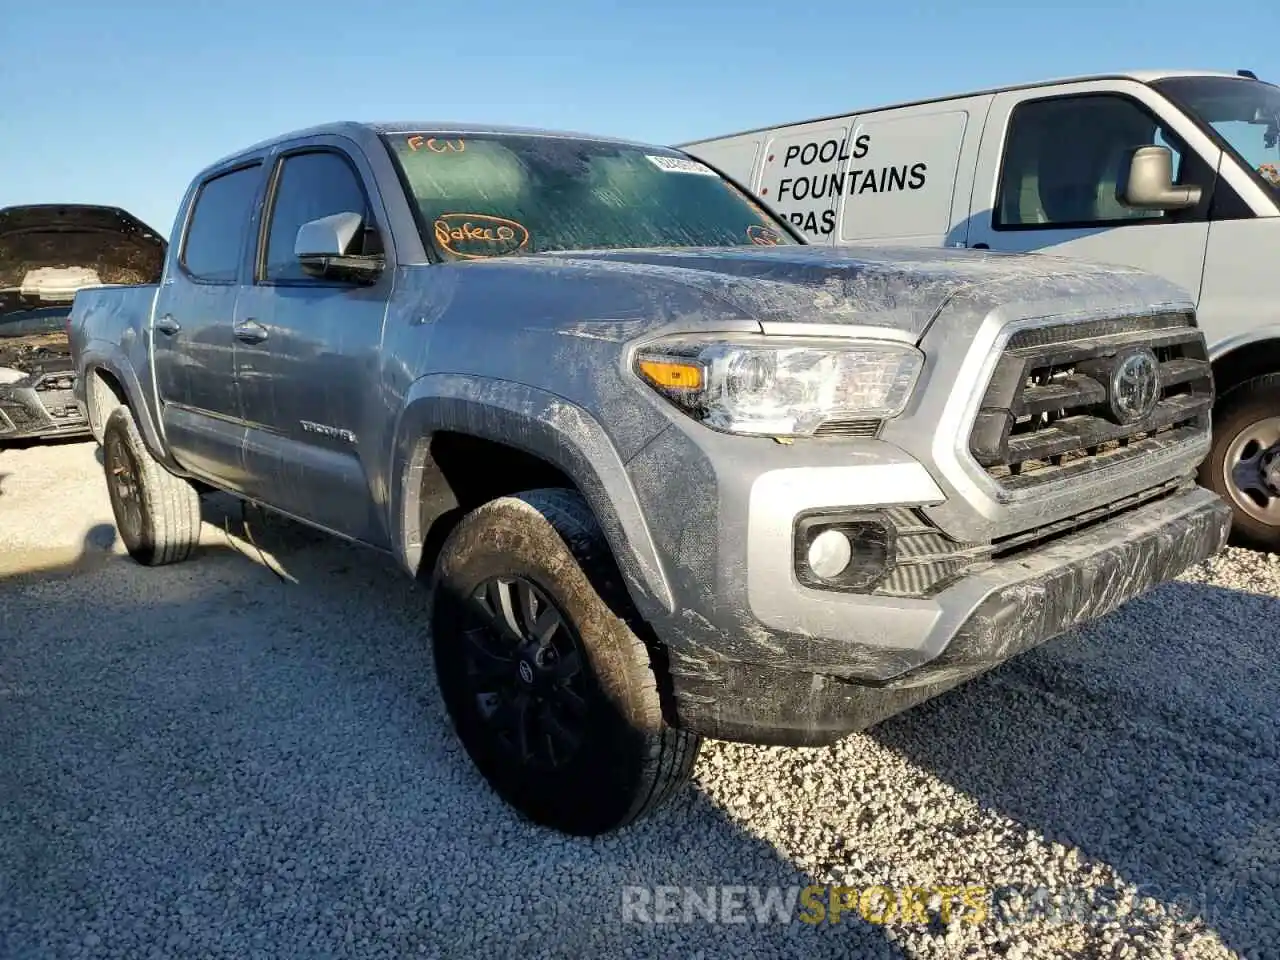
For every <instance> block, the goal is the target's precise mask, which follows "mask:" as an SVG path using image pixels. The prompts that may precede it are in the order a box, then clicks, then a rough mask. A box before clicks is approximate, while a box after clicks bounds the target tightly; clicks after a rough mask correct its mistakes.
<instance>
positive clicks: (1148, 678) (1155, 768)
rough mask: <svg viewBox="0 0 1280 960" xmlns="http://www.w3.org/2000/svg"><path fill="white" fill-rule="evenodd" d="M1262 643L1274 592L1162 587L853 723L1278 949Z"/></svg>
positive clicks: (1232, 937)
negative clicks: (958, 681) (894, 709)
mask: <svg viewBox="0 0 1280 960" xmlns="http://www.w3.org/2000/svg"><path fill="white" fill-rule="evenodd" d="M1277 649H1280V601H1278V600H1277V599H1275V598H1273V597H1270V596H1261V595H1257V594H1252V593H1247V592H1243V591H1239V590H1231V589H1227V588H1223V587H1218V586H1212V585H1207V584H1202V583H1190V582H1180V581H1179V582H1173V583H1170V584H1166V585H1164V586H1162V587H1160V588H1158V589H1157V590H1155V591H1153V592H1152V593H1150V594H1148V595H1146V596H1144V597H1142V598H1139V599H1137V600H1135V601H1132V602H1131V603H1129V604H1128V605H1126V606H1125V607H1122V608H1121V609H1120V610H1119V611H1117V612H1115V613H1113V614H1111V615H1110V616H1108V617H1106V618H1105V619H1104V620H1103V621H1101V622H1098V623H1096V624H1093V625H1090V626H1088V627H1086V628H1083V629H1080V630H1077V631H1074V632H1073V633H1071V634H1068V635H1067V636H1064V637H1062V638H1059V639H1058V640H1056V641H1053V642H1051V643H1050V644H1049V645H1047V646H1045V647H1042V648H1039V649H1038V650H1035V651H1032V652H1030V653H1028V654H1025V655H1024V656H1022V657H1020V658H1017V659H1015V660H1013V661H1010V662H1009V663H1006V664H1005V665H1003V666H1002V667H1000V668H997V669H996V670H994V671H992V672H991V673H990V674H988V675H986V676H985V677H980V678H978V679H975V680H974V681H972V682H970V683H969V684H967V685H965V686H963V687H960V688H957V689H956V690H954V691H951V692H949V693H947V694H945V695H943V696H941V697H939V698H937V699H935V700H933V701H931V702H928V703H926V704H924V705H922V706H920V707H918V708H916V709H915V710H913V711H911V712H909V713H906V714H902V715H900V716H898V717H895V718H893V719H891V720H889V721H886V722H885V723H883V724H881V725H880V726H879V727H877V728H875V729H873V730H872V731H871V732H870V733H869V736H871V737H873V738H874V739H875V740H876V741H877V742H878V743H880V744H882V745H884V746H886V747H888V748H890V749H892V750H894V751H896V752H898V753H899V754H900V755H902V756H904V757H906V758H908V759H909V760H910V761H911V762H913V763H915V764H917V765H919V766H920V767H921V768H923V769H925V770H928V771H930V772H931V773H933V774H934V775H936V776H938V777H939V778H941V779H943V780H945V781H947V782H948V783H950V784H951V785H953V786H954V787H955V788H956V789H958V790H960V791H962V792H963V793H965V794H967V795H969V796H970V797H972V798H974V799H975V800H976V801H977V802H978V803H979V804H980V805H981V806H982V807H984V808H987V809H988V810H990V811H992V812H994V813H996V814H998V815H1003V816H1005V817H1008V818H1010V819H1012V820H1015V821H1018V822H1020V823H1021V824H1023V825H1025V826H1026V827H1028V828H1030V829H1032V830H1034V831H1037V832H1039V833H1041V834H1043V835H1044V836H1045V837H1046V838H1047V839H1048V840H1050V841H1055V842H1057V843H1061V844H1063V845H1064V846H1066V847H1067V848H1072V847H1075V848H1079V850H1080V852H1081V854H1082V855H1083V856H1084V857H1086V858H1089V859H1090V860H1092V861H1093V862H1096V863H1102V864H1108V865H1110V866H1111V867H1113V868H1114V869H1115V870H1117V871H1118V872H1119V873H1120V874H1121V876H1122V878H1123V880H1124V881H1126V882H1128V883H1131V884H1135V885H1137V886H1139V888H1140V889H1141V890H1142V892H1143V893H1144V894H1146V895H1148V896H1150V897H1153V898H1154V899H1155V900H1157V901H1159V902H1160V903H1162V904H1164V905H1165V906H1166V908H1168V909H1169V910H1170V911H1171V912H1176V913H1177V914H1178V915H1181V916H1183V917H1192V916H1198V917H1200V918H1201V919H1203V921H1204V923H1205V925H1206V926H1207V927H1208V928H1210V929H1212V930H1214V931H1216V932H1217V934H1218V935H1219V937H1220V938H1221V939H1222V941H1223V942H1224V943H1225V944H1226V945H1227V946H1228V947H1230V948H1232V949H1234V950H1237V951H1244V952H1246V953H1247V955H1248V956H1259V957H1262V956H1278V955H1280V954H1277V953H1275V952H1273V951H1275V950H1276V940H1275V937H1276V909H1277V908H1276V896H1277V894H1280V889H1277V887H1278V886H1280V879H1278V878H1280V806H1278V801H1280V749H1278V743H1280V666H1278V661H1277V658H1276V651H1277ZM988 882H989V883H990V884H991V885H992V886H998V885H999V884H1000V883H1001V878H994V877H993V878H990V879H989V881H988Z"/></svg>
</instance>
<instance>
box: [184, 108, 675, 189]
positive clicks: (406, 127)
mask: <svg viewBox="0 0 1280 960" xmlns="http://www.w3.org/2000/svg"><path fill="white" fill-rule="evenodd" d="M393 133H442V134H451V133H460V134H484V133H488V134H507V135H510V136H524V137H555V138H562V139H568V140H593V141H596V142H598V143H616V144H619V145H623V146H630V147H647V148H650V149H657V150H670V149H672V148H671V147H669V146H666V145H663V144H653V143H645V142H643V141H637V140H627V139H623V138H621V137H609V136H602V135H600V134H593V133H578V132H575V131H571V130H554V129H546V128H542V127H521V126H512V125H506V124H486V123H459V122H457V121H453V120H443V121H442V120H407V121H385V120H383V121H369V120H337V121H333V122H331V123H322V124H317V125H315V126H311V127H303V128H300V129H297V130H290V131H288V132H285V133H280V134H277V135H276V136H273V137H269V138H268V139H266V140H261V141H259V142H258V143H254V144H250V145H249V146H246V147H241V148H240V149H239V150H236V151H235V152H233V153H229V154H227V155H226V156H224V157H222V158H221V159H219V160H217V161H215V162H214V163H211V164H209V165H208V166H207V167H206V168H205V169H204V170H203V171H201V174H200V175H201V176H204V175H205V174H206V173H208V172H209V171H212V170H216V169H217V168H219V167H222V166H225V165H227V164H229V163H234V162H235V161H237V160H240V159H243V158H247V157H250V156H252V155H254V154H258V153H264V152H266V151H268V150H270V149H271V148H273V147H275V146H277V145H279V144H282V143H287V142H289V141H292V140H298V139H301V138H303V137H317V136H325V135H329V136H340V137H348V138H350V139H352V140H355V141H356V142H357V143H363V142H365V141H367V140H370V139H372V138H373V137H377V136H382V135H384V134H393Z"/></svg>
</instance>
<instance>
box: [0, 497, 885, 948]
mask: <svg viewBox="0 0 1280 960" xmlns="http://www.w3.org/2000/svg"><path fill="white" fill-rule="evenodd" d="M239 517H240V511H239V508H238V505H235V504H234V503H232V504H228V503H227V502H226V501H221V502H220V501H219V498H217V497H210V498H208V502H206V505H205V519H206V521H207V526H206V528H205V537H204V541H203V544H202V546H201V548H200V549H199V551H198V555H197V556H194V557H193V558H192V559H191V560H190V561H188V562H187V563H183V564H177V565H174V566H169V567H161V568H142V567H139V566H138V565H136V564H134V563H133V562H132V561H131V560H129V559H128V558H127V557H125V556H123V555H122V554H121V553H120V552H119V549H118V548H113V546H112V544H111V543H110V542H108V541H107V540H106V538H105V537H104V536H102V534H101V531H96V532H94V533H93V534H92V535H91V536H90V537H89V538H87V540H86V543H85V545H84V548H83V550H82V554H81V556H80V557H79V558H77V559H76V560H73V561H69V562H67V563H65V564H63V565H62V567H61V568H60V569H41V570H39V571H38V572H37V571H30V572H28V573H25V574H20V575H9V576H5V577H3V578H0V694H2V696H0V743H3V744H5V745H6V746H5V749H4V754H5V761H4V763H3V764H0V863H3V864H6V868H5V869H4V870H3V871H0V955H5V956H66V955H71V956H75V955H81V954H83V955H87V956H102V955H112V956H115V955H133V952H138V953H139V955H142V954H146V953H147V951H148V950H151V949H152V948H159V949H160V950H161V952H163V953H164V954H166V955H170V956H196V955H211V956H228V957H229V956H236V957H240V956H247V955H254V956H259V955H260V956H281V957H283V956H308V957H332V956H348V955H350V956H360V957H377V956H403V955H410V954H412V955H418V954H419V953H420V952H422V953H424V954H426V955H434V956H469V955H477V954H483V955H493V956H504V955H519V954H524V953H525V952H527V953H528V955H547V956H564V957H579V956H592V955H598V956H622V955H624V953H626V952H628V951H634V955H636V956H674V955H679V956H695V955H698V951H703V953H702V955H703V956H706V957H713V956H724V955H730V954H731V955H734V956H742V955H747V954H750V953H752V951H753V950H754V952H755V955H760V956H764V955H778V956H798V955H805V956H859V957H879V956H885V957H899V956H903V953H902V952H901V950H899V949H898V948H897V947H895V946H894V945H893V944H892V943H890V942H889V941H888V940H887V939H886V936H885V933H884V931H883V930H881V929H880V928H877V927H874V926H872V925H870V924H868V923H866V922H864V921H862V920H860V919H858V918H857V917H856V915H852V914H846V916H845V917H844V918H843V921H842V922H841V923H839V924H837V925H831V924H823V925H821V926H811V925H808V924H805V923H802V922H800V921H799V920H798V919H797V918H798V915H799V908H795V909H792V910H791V911H790V912H789V913H788V914H787V920H786V922H770V921H768V920H766V921H765V922H759V921H758V920H757V919H756V918H755V916H754V915H753V914H754V910H753V906H752V903H751V900H750V897H749V895H748V896H747V897H745V898H744V899H745V901H746V909H745V913H746V914H747V916H748V922H747V923H746V924H742V925H722V924H712V923H708V922H707V921H706V920H705V919H703V918H702V917H701V916H700V915H698V914H697V913H693V914H691V915H687V916H686V915H685V914H683V912H682V910H681V908H680V906H679V901H676V903H677V906H676V910H675V919H676V922H674V923H662V924H659V923H651V922H643V921H644V920H645V915H644V913H643V911H642V913H641V915H640V916H639V919H640V920H641V921H642V922H638V923H624V922H623V912H622V905H623V897H624V889H625V888H626V887H628V886H631V885H638V886H643V887H644V888H646V891H647V894H648V899H647V902H648V903H649V904H652V903H653V898H654V897H656V896H658V894H657V893H656V892H655V891H654V888H655V887H656V886H658V885H672V886H676V887H690V888H695V889H696V890H698V891H700V892H705V890H706V888H707V887H708V886H709V885H719V884H750V885H754V886H757V887H759V888H763V887H767V886H770V885H777V886H779V887H781V888H783V891H782V892H784V893H785V892H786V888H802V887H804V886H806V885H808V884H810V883H812V882H813V881H812V880H811V879H810V878H809V876H808V875H807V874H806V873H805V872H804V871H803V870H800V869H798V868H797V867H796V866H795V865H793V864H791V863H789V862H788V861H787V860H786V859H785V858H784V857H782V856H780V855H779V853H778V852H777V851H776V850H775V849H774V848H773V847H772V846H771V845H770V844H768V843H766V842H764V841H762V840H760V839H757V838H755V837H752V836H750V835H749V834H747V833H746V832H744V830H743V829H742V827H741V826H740V825H739V824H737V823H735V822H733V820H732V819H731V818H730V817H729V816H728V815H727V814H726V813H724V812H723V811H721V810H720V809H718V808H717V807H716V805H714V804H713V803H711V802H710V801H709V800H708V799H707V798H706V796H704V795H703V794H701V793H700V792H699V791H698V790H697V789H690V790H688V791H686V792H685V793H684V794H683V795H682V796H680V797H679V798H677V799H676V800H675V801H674V802H673V803H672V804H670V805H669V806H668V807H666V808H664V809H663V810H661V811H659V812H658V813H657V814H656V815H654V816H653V817H651V818H650V819H648V820H646V821H644V822H643V823H642V824H640V825H637V826H635V827H633V828H631V829H628V830H624V831H621V832H619V833H618V834H615V835H613V836H610V837H606V838H602V839H597V840H594V841H587V840H577V839H570V838H565V837H562V836H559V835H557V834H554V833H551V832H550V831H544V830H540V829H536V828H533V827H531V826H529V825H527V824H524V823H522V822H520V821H519V820H517V819H516V818H515V817H514V816H513V815H512V813H511V812H510V811H509V810H508V809H507V808H506V807H505V806H503V805H502V804H501V803H500V802H499V801H498V800H497V799H496V797H495V796H494V795H493V793H492V792H491V791H490V790H489V789H488V787H487V786H486V785H485V784H484V783H483V781H482V780H481V779H480V777H479V776H478V774H477V773H476V772H475V771H474V769H473V768H472V766H471V764H470V762H469V761H468V760H467V758H466V756H465V754H464V753H463V752H462V751H461V749H460V747H459V746H458V744H457V741H456V739H455V738H454V736H453V734H452V732H451V731H450V729H449V725H448V720H447V717H446V715H445V713H444V709H443V705H442V704H441V701H440V698H439V696H438V694H437V692H436V689H435V682H434V677H433V675H432V671H431V661H430V651H429V646H428V644H427V643H426V639H427V638H426V633H425V629H424V623H425V622H426V597H425V593H424V591H422V590H421V589H419V588H417V587H416V586H415V585H414V584H413V583H412V582H411V581H410V580H409V578H407V577H405V576H404V575H403V574H401V573H400V571H399V570H398V569H397V568H396V567H395V565H394V564H393V562H392V561H391V560H389V559H387V558H383V557H381V556H379V555H378V554H375V553H372V552H370V551H366V550H362V549H359V548H355V547H350V546H347V545H345V544H342V543H340V542H338V541H335V540H334V539H332V538H329V537H326V536H324V535H322V534H318V533H313V532H311V531H309V530H307V529H306V528H303V527H300V526H297V525H295V524H292V523H290V522H288V521H285V520H279V519H275V518H269V519H265V520H264V519H263V518H260V517H258V518H255V516H254V515H253V514H252V513H251V514H250V530H249V531H248V532H246V531H245V530H244V529H243V528H242V527H239V526H238V525H237V524H238V520H239ZM218 531H225V533H219V532H218ZM250 534H251V535H250ZM255 544H256V546H255ZM637 896H639V897H640V898H641V899H640V901H638V902H642V903H643V902H646V900H645V894H639V895H637ZM648 917H649V919H653V913H652V907H650V912H649V914H648ZM686 919H687V921H688V922H682V921H685V920H686Z"/></svg>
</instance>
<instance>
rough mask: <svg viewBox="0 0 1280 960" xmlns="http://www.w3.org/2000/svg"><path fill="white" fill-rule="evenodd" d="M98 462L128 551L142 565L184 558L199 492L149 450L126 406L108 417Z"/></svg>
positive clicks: (196, 525)
mask: <svg viewBox="0 0 1280 960" xmlns="http://www.w3.org/2000/svg"><path fill="white" fill-rule="evenodd" d="M102 434H103V435H102V467H103V471H104V473H105V474H106V480H107V494H108V496H109V497H110V500H111V512H112V513H113V514H114V515H115V520H116V529H117V530H119V531H120V539H121V540H122V541H123V542H124V546H125V549H126V550H127V551H128V552H129V556H131V557H133V559H134V560H136V561H137V562H138V563H141V564H144V565H146V566H152V567H154V566H160V565H162V564H168V563H177V562H179V561H181V560H185V559H187V557H188V556H190V554H191V551H192V549H193V548H194V547H195V545H196V543H197V542H199V540H200V495H199V494H198V493H197V492H196V489H195V487H193V486H192V485H191V484H190V483H188V482H187V481H186V480H184V479H183V478H182V477H178V476H175V475H174V474H172V473H170V472H169V471H168V470H166V469H165V468H164V466H163V465H161V464H160V463H159V462H158V461H157V460H156V459H155V458H154V457H152V456H151V451H149V450H148V449H147V446H146V444H145V443H144V442H143V440H142V436H141V434H139V432H138V425H137V423H135V422H134V419H133V413H132V411H130V409H129V408H128V407H127V406H123V405H122V406H118V407H116V408H115V409H114V410H113V411H111V414H110V415H109V416H108V417H107V422H106V425H105V426H104V427H103V431H102Z"/></svg>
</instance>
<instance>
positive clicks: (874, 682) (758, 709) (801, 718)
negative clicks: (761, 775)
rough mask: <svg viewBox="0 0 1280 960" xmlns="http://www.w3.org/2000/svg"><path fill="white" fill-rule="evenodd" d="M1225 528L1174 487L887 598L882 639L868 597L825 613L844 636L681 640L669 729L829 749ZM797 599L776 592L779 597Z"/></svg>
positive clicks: (1052, 630) (1061, 627)
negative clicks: (912, 597)
mask: <svg viewBox="0 0 1280 960" xmlns="http://www.w3.org/2000/svg"><path fill="white" fill-rule="evenodd" d="M1230 524H1231V511H1230V509H1229V508H1228V507H1227V505H1226V504H1225V503H1223V501H1222V500H1221V499H1219V498H1218V497H1217V496H1216V495H1214V494H1212V493H1211V492H1209V491H1207V490H1203V489H1201V488H1199V487H1194V486H1184V487H1182V488H1180V489H1178V490H1176V491H1175V492H1173V493H1171V494H1169V495H1166V496H1164V497H1162V498H1160V499H1159V500H1157V501H1155V502H1148V503H1146V504H1145V505H1142V506H1139V507H1136V508H1132V509H1130V510H1127V511H1125V512H1123V513H1121V514H1119V515H1116V516H1113V517H1112V518H1110V519H1107V520H1104V521H1101V522H1098V523H1096V524H1095V525H1092V526H1090V527H1088V528H1086V529H1084V530H1081V531H1078V532H1076V533H1071V534H1066V535H1060V536H1057V537H1056V538H1054V539H1052V540H1050V541H1049V542H1047V543H1045V544H1043V545H1041V546H1037V547H1029V548H1026V549H1023V550H1021V551H1019V552H1017V553H1015V554H1013V555H1012V556H1009V557H1008V558H1006V559H1001V560H996V561H992V562H990V563H987V564H983V565H981V566H980V567H979V568H978V569H976V570H975V571H974V572H971V573H969V574H966V575H965V576H963V577H962V578H960V579H959V580H958V581H957V582H955V583H954V584H952V585H951V586H949V587H946V588H945V589H943V590H941V591H940V592H939V593H937V594H936V595H934V596H932V597H929V598H927V599H922V600H919V601H910V602H908V601H899V602H898V604H897V606H896V609H895V610H894V611H893V613H894V615H895V619H894V621H893V622H894V623H896V624H898V625H899V626H898V628H896V629H895V634H896V635H894V636H892V637H890V638H887V639H888V641H889V642H888V643H886V636H885V634H884V633H882V632H881V631H880V630H878V629H876V626H875V625H876V623H877V622H879V623H885V622H887V621H885V620H883V619H881V618H882V617H883V616H884V614H885V613H887V612H888V611H885V610H883V609H880V610H879V611H877V603H876V601H875V600H873V599H872V598H865V600H864V603H865V606H863V607H862V608H861V614H860V606H859V605H857V604H850V605H844V606H840V605H837V608H838V609H839V611H840V619H841V621H842V626H840V628H839V629H832V627H833V626H836V624H834V623H832V622H831V621H828V627H827V628H826V629H824V630H823V631H822V632H821V635H816V634H814V633H813V632H810V631H806V632H805V633H803V634H801V633H795V632H787V631H779V630H777V628H776V624H771V625H769V626H766V625H765V624H763V623H761V622H760V619H759V618H758V617H756V618H752V620H751V622H750V623H749V624H746V625H744V629H743V635H744V636H746V637H747V638H749V639H748V641H747V642H739V643H728V644H715V643H712V644H707V643H705V642H700V641H699V640H697V639H694V638H693V637H692V636H691V635H690V634H685V636H684V638H683V639H682V641H681V642H677V643H673V644H671V645H670V649H669V651H668V658H669V665H670V672H671V676H672V681H673V694H674V701H675V707H676V711H677V722H678V723H679V725H680V726H682V727H685V728H686V729H690V730H694V731H697V732H699V733H702V734H704V735H706V736H710V737H715V738H719V739H725V740H740V741H747V742H752V743H765V744H778V745H789V746H817V745H823V744H828V743H831V742H834V741H836V740H838V739H840V738H841V737H843V736H846V735H848V734H850V733H854V732H857V731H859V730H864V729H866V728H867V727H870V726H872V725H873V724H876V723H878V722H880V721H882V720H884V719H886V718H888V717H890V716H893V715H894V714H897V713H900V712H902V711H903V710H906V709H908V708H910V707H912V706H914V705H916V704H918V703H921V702H923V701H925V700H928V699H930V698H932V697H934V696H937V695H938V694H940V693H942V692H944V691H946V690H948V689H950V688H952V687H955V686H956V685H958V684H960V683H962V682H964V681H966V680H968V679H970V678H972V677H974V676H977V675H978V674H981V673H984V672H986V671H987V670H990V669H991V668H992V667H995V666H997V665H998V664H1001V663H1003V662H1005V661H1007V660H1008V659H1010V658H1011V657H1014V656H1016V655H1017V654H1019V653H1022V652H1024V651H1027V650H1029V649H1032V648H1033V647H1036V646H1038V645H1040V644H1042V643H1044V642H1045V641H1047V640H1049V639H1051V638H1053V637H1055V636H1058V635H1060V634H1062V633H1064V632H1065V631H1068V630H1070V629H1071V628H1072V627H1075V626H1077V625H1080V624H1083V623H1086V622H1089V621H1091V620H1095V619H1097V618H1099V617H1101V616H1103V615H1105V614H1107V613H1109V612H1110V611H1112V610H1114V609H1115V608H1116V607H1118V606H1120V605H1121V604H1122V603H1124V602H1125V601H1127V600H1129V599H1131V598H1132V597H1135V596H1137V595H1139V594H1141V593H1143V592H1144V591H1146V590H1148V589H1149V588H1151V587H1154V586H1156V585H1158V584H1160V583H1162V582H1165V581H1167V580H1170V579H1172V578H1174V577H1176V576H1178V575H1179V574H1180V573H1181V572H1182V571H1183V570H1185V569H1186V568H1187V567H1189V566H1192V565H1194V564H1195V563H1198V562H1199V561H1201V560H1204V559H1206V558H1208V557H1210V556H1212V555H1213V554H1215V553H1217V552H1218V551H1219V550H1220V549H1222V547H1223V546H1224V545H1225V542H1226V539H1227V535H1228V533H1229V531H1230ZM800 589H801V588H799V587H798V586H797V585H796V584H794V583H792V584H786V583H781V582H779V583H777V584H776V590H777V591H778V594H779V595H780V598H785V597H786V595H787V594H789V593H794V592H795V591H797V590H800ZM816 592H820V591H806V592H805V597H804V600H805V603H808V604H813V603H821V599H820V598H817V597H815V596H813V594H814V593H816ZM842 599H847V598H842ZM694 617H695V618H697V619H704V618H702V617H701V616H700V615H697V614H695V615H694ZM686 619H689V618H688V617H686ZM912 630H914V631H915V634H914V635H911V631H912ZM707 639H709V637H708V636H706V635H704V636H703V637H702V641H705V640H707ZM715 647H719V649H718V650H717V649H715ZM768 650H773V651H775V655H773V656H769V655H767V654H764V653H762V652H764V651H768ZM744 654H745V655H744Z"/></svg>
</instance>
